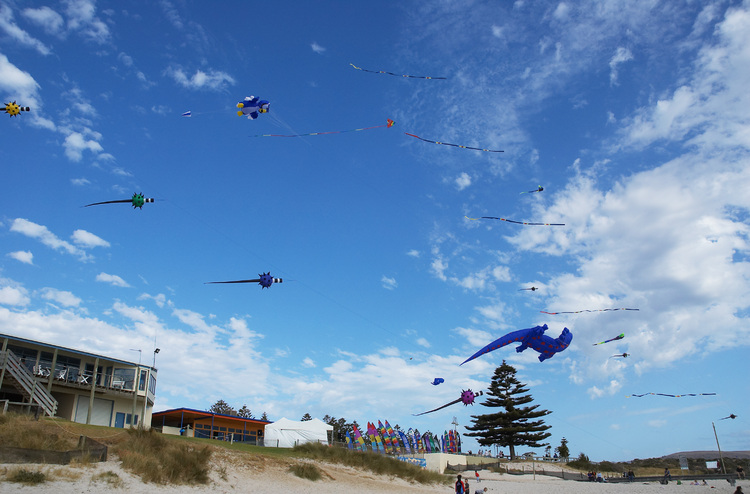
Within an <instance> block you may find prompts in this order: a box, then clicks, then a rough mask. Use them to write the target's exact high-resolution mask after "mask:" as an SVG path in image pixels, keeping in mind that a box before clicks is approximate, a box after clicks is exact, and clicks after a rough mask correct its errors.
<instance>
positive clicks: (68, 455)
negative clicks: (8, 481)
mask: <svg viewBox="0 0 750 494" xmlns="http://www.w3.org/2000/svg"><path fill="white" fill-rule="evenodd" d="M84 457H86V458H87V459H88V460H89V461H107V446H106V445H104V444H102V443H100V442H97V441H95V440H93V439H91V438H90V437H86V436H81V437H79V439H78V447H77V448H76V449H73V450H70V451H47V450H40V449H26V448H12V447H8V446H0V463H48V464H53V465H67V464H68V463H70V462H71V461H73V460H74V459H81V458H84Z"/></svg>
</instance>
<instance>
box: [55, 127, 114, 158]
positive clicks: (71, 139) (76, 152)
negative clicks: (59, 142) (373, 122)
mask: <svg viewBox="0 0 750 494" xmlns="http://www.w3.org/2000/svg"><path fill="white" fill-rule="evenodd" d="M99 137H101V136H99ZM63 147H64V148H65V156H67V157H68V158H69V159H70V160H71V161H81V158H83V152H84V151H91V152H92V153H94V154H98V153H101V152H102V151H104V148H103V147H102V146H101V144H99V143H98V142H97V141H96V140H94V139H87V138H86V137H85V136H84V135H83V134H81V133H80V132H70V133H69V134H68V135H67V136H66V137H65V141H64V142H63Z"/></svg>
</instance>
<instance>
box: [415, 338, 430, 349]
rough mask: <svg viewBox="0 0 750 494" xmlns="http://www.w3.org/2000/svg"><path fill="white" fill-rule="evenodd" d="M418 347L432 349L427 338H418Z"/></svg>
mask: <svg viewBox="0 0 750 494" xmlns="http://www.w3.org/2000/svg"><path fill="white" fill-rule="evenodd" d="M417 345H419V346H421V347H425V348H430V346H431V345H430V342H429V341H427V339H426V338H417Z"/></svg>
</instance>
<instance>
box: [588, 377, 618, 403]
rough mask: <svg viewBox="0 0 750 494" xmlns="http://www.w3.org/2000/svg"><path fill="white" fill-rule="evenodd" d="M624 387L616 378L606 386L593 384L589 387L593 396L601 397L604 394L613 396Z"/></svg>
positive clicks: (590, 394)
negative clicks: (600, 386)
mask: <svg viewBox="0 0 750 494" xmlns="http://www.w3.org/2000/svg"><path fill="white" fill-rule="evenodd" d="M620 389H622V384H621V383H620V382H619V381H617V380H616V379H612V380H611V381H610V382H609V385H608V386H607V387H606V388H599V387H598V386H592V387H591V388H589V389H588V393H589V396H590V397H591V398H601V397H602V396H605V395H607V396H612V395H614V394H615V393H617V392H618V391H620Z"/></svg>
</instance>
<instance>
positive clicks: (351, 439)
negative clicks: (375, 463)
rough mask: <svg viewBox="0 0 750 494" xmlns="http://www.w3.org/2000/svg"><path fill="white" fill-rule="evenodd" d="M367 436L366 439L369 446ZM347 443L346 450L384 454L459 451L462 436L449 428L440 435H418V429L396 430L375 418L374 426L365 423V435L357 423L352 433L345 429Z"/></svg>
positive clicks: (430, 433) (427, 433)
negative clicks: (376, 422)
mask: <svg viewBox="0 0 750 494" xmlns="http://www.w3.org/2000/svg"><path fill="white" fill-rule="evenodd" d="M366 439H368V440H369V445H368V444H367V443H368V441H367V440H366ZM346 445H347V447H348V448H349V449H358V450H360V451H368V450H371V451H373V452H377V453H387V454H402V453H406V454H412V453H441V452H442V453H460V452H461V435H460V434H459V433H458V432H456V431H452V430H449V431H445V432H443V434H433V433H432V432H425V433H424V434H420V433H419V431H418V430H416V429H411V428H410V429H409V430H408V431H407V432H403V431H400V430H398V431H397V430H394V429H393V428H392V427H391V425H390V424H389V423H388V421H387V420H386V421H385V425H383V423H382V422H381V421H380V420H378V425H377V426H375V424H374V423H371V422H368V423H367V431H366V434H362V433H361V432H360V431H359V429H358V428H357V426H356V425H355V426H354V427H353V430H352V431H351V433H350V432H349V431H346Z"/></svg>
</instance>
